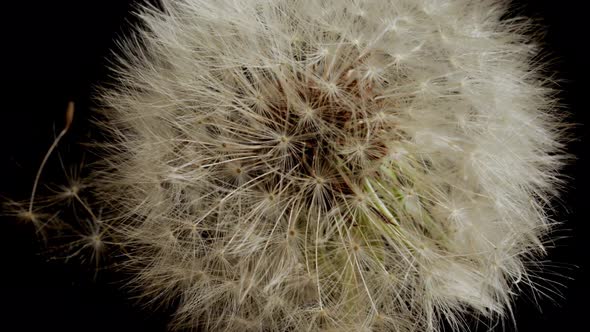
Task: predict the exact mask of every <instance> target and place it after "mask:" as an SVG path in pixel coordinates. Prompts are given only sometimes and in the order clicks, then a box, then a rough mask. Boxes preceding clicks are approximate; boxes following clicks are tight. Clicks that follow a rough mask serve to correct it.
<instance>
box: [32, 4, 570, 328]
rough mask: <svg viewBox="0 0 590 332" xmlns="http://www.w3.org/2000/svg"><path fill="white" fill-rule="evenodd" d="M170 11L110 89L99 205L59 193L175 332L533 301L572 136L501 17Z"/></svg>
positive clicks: (521, 35)
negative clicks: (111, 246)
mask: <svg viewBox="0 0 590 332" xmlns="http://www.w3.org/2000/svg"><path fill="white" fill-rule="evenodd" d="M161 7H162V8H161V9H156V8H153V7H149V6H145V7H142V8H141V9H140V10H139V16H140V17H141V19H142V20H143V25H142V26H141V27H140V28H138V29H137V31H136V33H135V34H134V36H133V37H132V38H129V39H127V40H126V41H125V42H123V43H122V44H121V45H122V50H121V52H120V55H119V56H118V57H117V60H118V62H117V63H118V64H117V68H116V69H115V72H116V74H117V77H118V84H117V86H115V87H109V88H104V89H102V90H101V92H100V100H101V102H102V104H103V105H104V109H103V110H102V111H101V112H100V114H99V115H98V116H99V119H98V121H97V125H98V126H99V127H100V128H101V129H103V130H105V131H106V133H107V134H106V135H105V136H106V137H109V138H110V140H109V141H108V143H107V144H103V145H105V148H104V149H103V150H101V151H102V158H103V162H102V163H101V164H100V165H97V166H94V168H93V170H94V171H93V172H94V173H93V180H92V190H93V191H94V192H93V197H94V201H93V203H92V204H87V203H86V202H85V201H83V200H82V199H81V198H80V197H79V196H78V194H77V192H76V191H71V192H70V191H66V192H64V193H62V195H65V196H68V197H73V198H74V200H76V201H77V202H78V203H80V204H82V206H84V207H86V208H85V209H86V210H87V211H86V214H87V215H90V216H93V213H92V209H91V207H96V206H101V207H103V208H104V211H103V214H104V216H106V217H104V218H103V219H102V220H103V221H101V223H100V224H98V223H96V222H94V221H95V220H94V219H93V220H94V221H93V222H92V223H91V224H92V225H93V226H92V227H91V231H92V232H91V235H89V236H87V237H84V238H83V240H84V241H85V242H84V243H83V244H82V246H81V248H86V247H89V246H90V247H97V248H95V249H97V250H100V249H101V248H102V246H103V243H104V241H105V240H104V239H102V235H105V234H108V237H109V240H108V241H110V243H116V244H117V245H118V246H121V247H122V248H124V250H125V255H124V256H125V259H126V261H125V264H126V265H125V266H126V267H127V268H128V269H130V270H131V271H133V272H134V273H135V277H134V280H133V283H134V285H135V287H136V288H137V289H140V290H142V291H143V295H144V296H145V297H146V301H147V302H155V303H175V305H177V306H178V307H177V311H176V316H175V319H174V322H173V325H172V327H173V328H177V329H182V328H188V329H203V330H208V331H440V330H441V329H442V327H441V326H442V325H441V324H442V323H443V321H444V320H446V321H447V322H448V323H449V324H450V325H451V326H452V328H453V329H454V330H457V331H459V330H462V329H463V327H462V322H464V316H465V315H467V314H469V313H476V314H478V315H480V316H483V317H487V318H489V319H491V320H494V319H499V318H501V317H504V316H507V315H511V302H512V300H513V299H514V296H515V291H516V290H518V289H519V288H518V287H521V285H522V283H530V286H532V287H534V284H533V283H532V282H531V281H530V280H532V279H530V278H527V273H528V271H527V269H526V266H527V265H529V264H530V262H534V261H535V260H536V259H537V257H540V255H542V254H543V253H544V247H543V242H544V238H545V235H546V234H547V233H548V231H549V230H550V228H551V227H550V226H551V225H552V222H551V220H550V219H549V217H548V215H547V213H546V212H545V211H544V208H545V207H546V206H547V203H548V202H549V201H550V200H551V198H552V197H553V196H555V194H556V193H557V188H559V186H560V185H561V183H562V182H561V180H560V177H559V174H558V172H559V169H560V167H561V166H562V164H563V163H564V160H565V159H566V157H565V155H564V153H563V141H564V140H563V135H564V134H563V133H564V128H565V125H564V124H563V123H562V120H561V119H560V114H559V113H556V112H555V110H556V108H557V106H556V103H557V102H556V99H555V96H554V95H555V93H554V91H553V90H552V88H551V86H550V84H549V83H550V79H549V78H547V77H545V76H544V74H543V68H542V67H540V66H539V62H538V61H537V58H536V54H537V53H536V52H537V51H538V48H537V46H536V44H535V41H534V40H533V39H532V38H531V37H530V36H531V33H532V30H531V29H532V28H533V25H532V24H531V23H530V22H529V21H527V20H525V19H504V18H503V17H504V15H505V14H506V11H507V10H508V7H507V4H505V3H504V2H503V1H491V0H483V1H481V0H480V1H469V0H449V1H432V0H395V1H384V0H373V1H363V0H324V1H320V0H295V1H291V0H289V1H287V0H277V1H267V0H239V1H236V0H231V1H230V0H216V1H212V0H177V1H169V0H162V1H161ZM33 196H34V193H33ZM30 211H31V208H29V212H30ZM103 224H104V225H103ZM107 224H108V225H107ZM95 226H96V227H95ZM98 226H100V228H98ZM103 227H104V228H103ZM103 229H108V232H104V231H103ZM98 235H100V237H99V236H98ZM97 239H98V241H100V242H97V241H95V240H97ZM98 247H100V248H98ZM519 283H520V285H519V286H518V287H517V286H516V285H517V284H519Z"/></svg>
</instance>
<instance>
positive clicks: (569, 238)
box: [0, 0, 590, 332]
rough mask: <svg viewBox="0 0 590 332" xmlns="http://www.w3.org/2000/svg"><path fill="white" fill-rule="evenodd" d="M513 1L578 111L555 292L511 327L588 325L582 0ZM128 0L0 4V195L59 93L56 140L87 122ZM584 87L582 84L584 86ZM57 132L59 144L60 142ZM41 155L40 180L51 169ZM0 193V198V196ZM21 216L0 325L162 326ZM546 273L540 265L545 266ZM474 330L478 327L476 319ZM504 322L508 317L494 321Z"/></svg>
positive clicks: (2, 225)
mask: <svg viewBox="0 0 590 332" xmlns="http://www.w3.org/2000/svg"><path fill="white" fill-rule="evenodd" d="M517 3H519V4H523V5H524V7H523V9H522V12H523V13H524V14H526V15H528V16H533V17H536V18H542V23H543V24H544V25H545V26H546V28H547V32H548V33H547V36H546V37H545V42H546V46H545V50H546V52H549V53H550V55H551V56H550V57H551V58H553V59H555V64H554V68H555V70H556V72H558V77H559V78H561V79H563V80H564V82H563V83H561V88H562V90H563V92H562V93H561V98H562V99H563V102H564V104H565V106H567V107H568V108H569V110H570V112H571V113H572V119H571V121H573V122H575V123H578V124H579V125H578V126H577V127H576V129H575V130H574V131H575V133H574V134H575V136H576V137H577V140H576V141H574V142H572V143H571V144H570V147H569V150H570V152H571V153H573V154H575V155H576V156H577V160H576V161H575V162H574V163H572V165H571V166H568V167H567V168H566V169H565V173H566V175H568V176H569V177H571V178H572V180H571V181H570V183H569V189H568V192H567V193H565V194H564V195H563V197H562V201H563V208H561V209H560V212H559V215H558V216H557V219H559V220H561V221H563V222H564V225H563V227H562V231H560V232H559V235H565V238H564V239H562V240H560V241H558V242H557V247H556V248H554V249H552V250H551V252H550V255H549V259H550V260H552V261H554V262H557V263H558V264H559V265H560V266H561V268H559V269H558V271H560V272H561V273H566V274H568V276H569V277H571V278H572V279H571V280H570V279H566V278H558V279H556V280H557V281H559V282H561V283H563V284H564V287H560V288H559V289H560V291H561V293H562V296H563V298H559V297H556V296H554V299H553V300H552V299H540V300H539V304H540V305H541V307H542V311H540V310H539V309H538V308H537V306H536V304H535V302H534V300H532V299H531V298H530V297H527V296H522V297H520V298H519V300H518V302H517V303H516V313H515V315H516V322H517V328H518V330H519V331H522V332H528V331H535V332H545V331H552V332H553V331H587V330H590V329H588V327H587V325H585V324H587V321H588V317H587V315H588V313H587V311H588V309H589V305H588V301H590V292H589V291H588V289H589V287H588V281H590V279H589V275H588V265H587V264H586V263H587V259H588V252H589V251H590V248H589V247H587V245H590V233H589V232H588V225H587V222H588V212H587V211H588V209H587V205H588V203H586V196H587V191H586V190H585V189H586V188H585V186H586V185H588V175H587V173H586V171H588V170H589V167H588V153H587V151H586V150H585V146H586V145H587V144H588V141H587V140H588V135H587V133H586V132H587V129H586V128H587V127H586V126H587V124H588V109H587V102H586V100H587V98H588V93H587V92H586V91H585V88H586V87H587V85H586V82H585V81H584V80H583V79H584V78H587V77H588V75H587V68H588V62H587V61H585V60H586V59H588V58H589V57H588V53H587V52H586V50H585V49H586V48H587V46H588V42H589V41H590V38H588V29H586V26H587V24H588V22H587V21H588V18H587V17H585V16H584V15H585V13H586V12H585V11H584V10H583V8H582V6H583V4H584V2H583V1H575V0H570V1H550V0H543V1H530V0H529V1H524V0H521V1H517ZM132 8H133V1H130V0H79V1H70V0H66V1H63V0H62V1H38V0H34V1H31V0H28V1H19V0H16V1H11V2H9V4H4V3H3V4H1V5H0V13H1V17H2V18H1V22H2V23H1V24H2V26H1V29H0V34H1V44H0V45H2V48H1V51H0V54H1V56H2V61H1V62H0V64H2V72H1V76H0V80H1V81H0V83H1V86H0V93H1V102H2V103H1V104H0V105H1V106H0V109H1V110H2V111H1V113H0V114H1V116H0V165H1V167H2V169H1V172H0V195H3V196H4V197H11V198H21V199H22V198H26V197H27V195H28V194H29V193H30V187H31V184H32V181H33V177H34V174H35V171H36V169H37V167H38V165H39V162H40V160H41V159H42V157H43V155H44V154H45V152H46V150H47V148H48V146H49V145H50V144H51V142H52V138H53V137H54V133H55V131H59V130H60V129H61V127H62V126H63V118H64V112H65V108H66V104H67V102H68V100H74V101H76V118H75V122H74V127H73V128H72V132H71V133H70V134H69V135H68V138H67V139H66V141H70V143H72V142H75V141H76V137H79V136H80V135H85V133H86V132H87V131H88V115H89V110H88V109H89V107H91V106H92V85H93V84H96V83H98V82H101V81H105V80H107V79H108V74H109V73H108V71H107V69H106V65H107V62H106V60H104V59H105V57H106V56H108V54H109V49H112V48H114V46H115V45H114V40H115V39H117V37H118V36H122V35H125V34H126V33H127V31H128V30H129V27H130V26H131V25H132V24H133V22H134V20H135V19H134V18H133V17H132V15H131V10H132ZM583 94H584V95H583ZM67 143H68V142H65V143H64V144H67ZM57 173H59V169H55V168H52V167H51V166H49V167H48V169H47V170H46V171H45V172H44V174H43V179H44V180H46V181H47V180H48V179H49V180H51V179H52V178H54V177H58V175H57ZM0 199H3V198H1V197H0ZM42 251H43V246H42V244H40V243H39V241H38V239H37V237H36V236H35V234H34V230H33V228H32V227H30V225H26V224H20V223H17V222H16V221H15V220H14V219H13V218H8V217H2V219H1V220H0V330H4V331H37V330H43V331H99V330H101V331H102V330H107V331H165V330H166V321H167V316H168V314H169V313H167V312H165V311H161V312H154V311H153V310H142V308H141V306H140V305H139V304H136V303H135V302H134V301H133V300H132V299H129V298H128V297H129V296H128V294H126V293H125V291H123V290H121V285H120V284H119V283H117V282H116V280H118V276H116V275H114V276H113V275H111V274H109V273H101V274H99V276H98V278H96V279H94V278H93V274H92V273H88V272H86V271H84V269H80V268H77V267H76V265H64V264H59V263H56V262H51V261H47V259H46V258H45V257H44V256H43V255H41V254H40V253H41V252H42ZM548 277H549V276H548ZM481 330H482V331H483V330H485V329H483V328H482V329H481ZM503 330H506V331H512V330H513V328H512V327H511V324H507V325H506V326H498V327H497V331H503Z"/></svg>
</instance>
